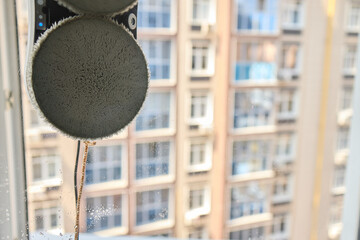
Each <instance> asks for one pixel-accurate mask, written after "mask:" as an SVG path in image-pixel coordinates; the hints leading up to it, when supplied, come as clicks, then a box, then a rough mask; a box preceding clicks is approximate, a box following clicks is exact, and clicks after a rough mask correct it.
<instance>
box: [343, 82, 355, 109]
mask: <svg viewBox="0 0 360 240" xmlns="http://www.w3.org/2000/svg"><path fill="white" fill-rule="evenodd" d="M352 97H353V87H351V86H346V87H344V88H343V89H342V93H341V100H340V110H341V111H343V110H349V109H352Z"/></svg>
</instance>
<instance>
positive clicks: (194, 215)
mask: <svg viewBox="0 0 360 240" xmlns="http://www.w3.org/2000/svg"><path fill="white" fill-rule="evenodd" d="M192 192H194V193H199V192H202V194H203V199H202V201H203V203H202V206H197V207H194V208H190V201H191V193H192ZM185 197H186V199H185V204H187V207H186V209H187V211H186V213H185V221H186V222H187V221H190V222H191V221H192V220H194V219H198V218H200V217H201V216H204V215H207V214H209V213H210V211H211V188H210V186H209V185H198V186H192V187H190V186H189V188H188V191H187V194H186V195H185Z"/></svg>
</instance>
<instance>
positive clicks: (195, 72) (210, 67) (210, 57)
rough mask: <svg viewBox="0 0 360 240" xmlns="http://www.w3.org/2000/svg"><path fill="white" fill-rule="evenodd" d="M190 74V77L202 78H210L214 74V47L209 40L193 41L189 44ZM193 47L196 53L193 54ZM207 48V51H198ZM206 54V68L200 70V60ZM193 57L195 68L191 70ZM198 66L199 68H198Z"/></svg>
mask: <svg viewBox="0 0 360 240" xmlns="http://www.w3.org/2000/svg"><path fill="white" fill-rule="evenodd" d="M190 46H191V48H190V53H191V54H190V61H189V63H190V73H191V76H195V77H202V76H212V75H214V73H215V47H214V44H213V43H212V41H211V40H193V41H191V44H190ZM194 47H196V48H197V49H196V52H194V49H193V48H194ZM204 47H207V49H206V50H205V49H199V48H204ZM204 54H206V57H207V58H206V65H207V66H206V68H202V67H201V65H202V60H203V57H204ZM194 56H196V57H195V68H194V69H193V68H192V65H193V57H194ZM199 66H200V67H199Z"/></svg>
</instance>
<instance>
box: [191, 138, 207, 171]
mask: <svg viewBox="0 0 360 240" xmlns="http://www.w3.org/2000/svg"><path fill="white" fill-rule="evenodd" d="M193 144H195V145H200V144H203V145H204V148H205V149H204V162H203V163H199V164H191V151H192V145H193ZM212 148H213V144H212V140H211V139H208V138H194V139H190V140H189V141H188V144H187V149H188V151H186V152H187V153H188V159H189V160H188V161H187V162H188V164H187V171H188V172H189V173H195V172H203V171H209V170H211V168H212V153H213V151H212Z"/></svg>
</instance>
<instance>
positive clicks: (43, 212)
mask: <svg viewBox="0 0 360 240" xmlns="http://www.w3.org/2000/svg"><path fill="white" fill-rule="evenodd" d="M53 214H55V215H56V219H57V226H56V227H51V215H53ZM39 216H42V217H43V225H44V227H43V228H42V229H37V226H36V219H37V218H38V217H39ZM34 219H35V224H34V225H35V229H36V231H47V232H49V233H54V234H58V233H59V232H62V227H61V226H64V225H63V223H62V221H61V219H63V214H62V208H61V207H58V206H55V207H50V208H37V209H34Z"/></svg>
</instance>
